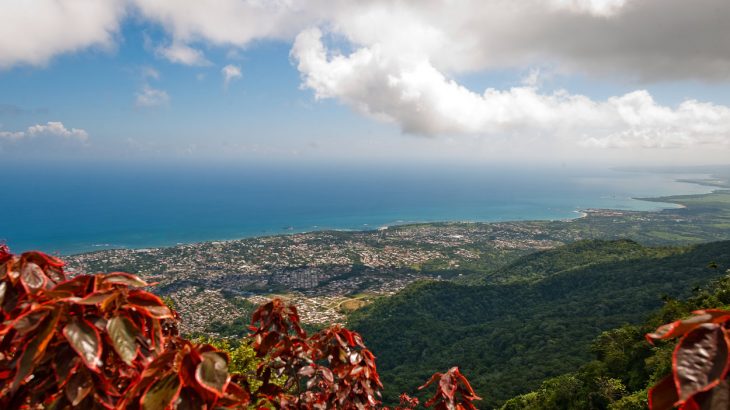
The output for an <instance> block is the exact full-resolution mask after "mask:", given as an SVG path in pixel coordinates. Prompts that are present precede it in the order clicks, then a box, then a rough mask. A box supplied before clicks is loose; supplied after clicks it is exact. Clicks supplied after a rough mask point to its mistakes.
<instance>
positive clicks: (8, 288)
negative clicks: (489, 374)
mask: <svg viewBox="0 0 730 410" xmlns="http://www.w3.org/2000/svg"><path fill="white" fill-rule="evenodd" d="M147 285H148V284H147V283H145V282H144V281H142V280H141V279H140V278H138V277H136V276H134V275H130V274H127V273H120V272H115V273H110V274H97V275H79V276H76V277H74V278H72V279H68V278H67V277H66V275H65V274H64V271H63V262H61V261H60V260H58V259H57V258H54V257H50V256H48V255H45V254H42V253H39V252H28V253H25V254H23V255H21V256H19V257H18V256H14V255H12V254H10V253H9V252H8V250H7V248H6V247H4V246H0V315H1V318H0V319H1V323H0V408H39V407H42V408H51V409H63V408H85V409H93V408H106V409H112V408H114V409H138V408H140V409H167V408H171V409H202V408H248V407H259V408H261V407H263V408H281V409H315V408H335V407H336V408H340V409H381V408H384V407H383V406H382V404H381V401H380V391H381V389H382V384H381V383H380V378H379V376H378V372H377V369H376V366H375V357H374V355H373V354H372V353H371V352H370V351H369V350H368V349H367V348H366V347H365V345H364V343H363V340H362V338H361V337H360V335H359V334H357V333H355V332H352V331H349V330H347V329H345V328H343V327H341V326H333V327H330V328H328V329H325V330H323V331H321V332H318V333H316V334H313V335H311V336H308V335H307V333H306V332H305V331H304V330H303V329H302V328H301V326H300V323H299V317H298V314H297V311H296V308H294V307H293V306H287V305H285V304H284V303H283V302H282V301H281V300H273V301H271V302H269V303H267V304H265V305H262V306H260V307H259V308H258V309H257V310H256V312H255V313H254V315H253V320H252V325H251V327H250V330H251V331H252V333H251V334H250V336H249V341H248V342H249V343H250V345H251V347H252V348H253V351H254V352H255V355H256V357H257V359H258V365H257V366H256V369H255V375H247V374H246V373H233V374H232V373H231V372H229V365H230V364H231V363H230V358H229V356H228V354H227V353H226V352H224V351H221V350H219V349H218V348H216V347H214V346H213V345H211V344H208V343H194V342H191V341H189V340H186V339H184V338H182V337H180V336H179V335H178V332H177V326H176V323H177V315H176V314H175V312H174V311H172V310H171V309H170V308H168V307H167V306H166V305H165V303H164V302H163V301H162V300H161V299H160V298H158V297H157V296H155V295H153V294H151V293H149V292H146V291H144V290H141V289H140V288H141V287H144V286H147ZM237 366H242V365H241V364H238V365H237ZM429 386H434V387H435V390H436V391H435V393H434V395H433V397H432V398H431V399H430V400H428V401H427V402H426V403H425V406H426V407H431V406H433V407H434V408H435V409H438V410H442V409H443V410H446V409H474V408H475V407H474V405H473V404H472V402H473V401H475V400H479V397H477V396H476V394H475V393H474V391H473V390H472V388H471V386H470V385H469V382H468V381H467V380H466V378H465V377H464V376H463V375H462V374H461V373H460V372H459V369H458V368H456V367H454V368H451V369H450V370H449V371H447V372H446V373H443V374H441V373H436V374H434V375H433V376H432V377H431V379H430V380H429V381H428V382H427V383H426V384H424V385H423V386H422V388H426V387H429ZM418 405H419V402H418V400H417V399H414V398H411V397H409V396H407V395H405V394H404V395H402V396H401V405H400V406H399V407H397V409H400V410H406V409H414V408H416V407H417V406H418Z"/></svg>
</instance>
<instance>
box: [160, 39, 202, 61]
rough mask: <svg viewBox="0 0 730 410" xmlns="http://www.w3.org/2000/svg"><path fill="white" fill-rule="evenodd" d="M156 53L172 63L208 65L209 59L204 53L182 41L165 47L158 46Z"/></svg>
mask: <svg viewBox="0 0 730 410" xmlns="http://www.w3.org/2000/svg"><path fill="white" fill-rule="evenodd" d="M157 55H159V56H161V57H164V58H166V59H168V60H170V61H171V62H173V63H179V64H184V65H192V66H206V65H210V61H208V59H207V58H205V55H204V54H203V53H202V52H201V51H200V50H196V49H194V48H192V47H190V46H188V45H186V44H182V43H173V44H171V45H169V46H166V47H158V48H157Z"/></svg>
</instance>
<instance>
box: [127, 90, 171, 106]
mask: <svg viewBox="0 0 730 410" xmlns="http://www.w3.org/2000/svg"><path fill="white" fill-rule="evenodd" d="M169 102H170V96H169V95H168V94H167V92H166V91H164V90H158V89H156V88H152V87H150V86H149V85H145V86H144V87H142V90H141V91H139V92H138V93H137V99H136V100H135V105H136V106H137V107H141V108H150V107H160V106H163V105H167V104H168V103H169Z"/></svg>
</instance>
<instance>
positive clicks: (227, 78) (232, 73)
mask: <svg viewBox="0 0 730 410" xmlns="http://www.w3.org/2000/svg"><path fill="white" fill-rule="evenodd" d="M221 74H223V87H224V88H228V85H229V84H230V83H231V81H233V80H236V79H239V78H241V67H238V66H235V65H233V64H228V65H227V66H225V67H223V68H222V69H221Z"/></svg>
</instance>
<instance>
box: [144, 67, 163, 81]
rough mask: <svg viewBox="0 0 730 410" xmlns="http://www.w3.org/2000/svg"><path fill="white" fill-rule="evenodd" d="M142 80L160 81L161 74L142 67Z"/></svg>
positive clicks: (152, 69)
mask: <svg viewBox="0 0 730 410" xmlns="http://www.w3.org/2000/svg"><path fill="white" fill-rule="evenodd" d="M142 78H143V79H145V80H147V79H152V80H159V79H160V72H159V71H157V70H156V69H154V68H152V67H142Z"/></svg>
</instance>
